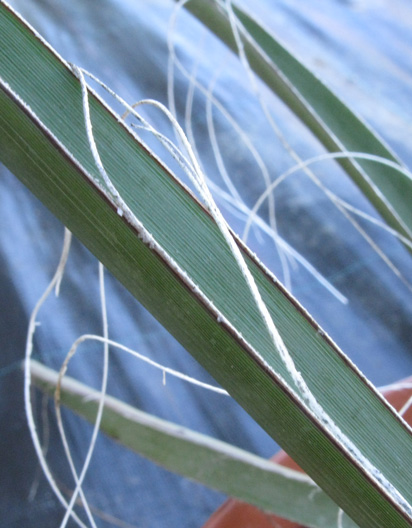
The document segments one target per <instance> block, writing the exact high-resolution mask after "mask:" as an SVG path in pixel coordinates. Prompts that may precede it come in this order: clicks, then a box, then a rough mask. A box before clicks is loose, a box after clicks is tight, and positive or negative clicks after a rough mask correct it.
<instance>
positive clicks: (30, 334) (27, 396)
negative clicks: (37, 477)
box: [24, 229, 93, 528]
mask: <svg viewBox="0 0 412 528" xmlns="http://www.w3.org/2000/svg"><path fill="white" fill-rule="evenodd" d="M70 242H71V233H70V231H68V230H67V229H66V230H65V232H64V242H63V249H62V253H61V257H60V261H59V264H58V266H57V269H56V272H55V274H54V276H53V278H52V280H51V281H50V283H49V285H48V286H47V288H46V289H45V291H44V293H43V295H42V296H41V297H40V299H39V300H38V301H37V304H36V306H35V307H34V309H33V312H32V314H31V316H30V320H29V326H28V331H27V339H26V351H25V360H24V405H25V411H26V418H27V424H28V427H29V431H30V435H31V438H32V442H33V445H34V449H35V451H36V454H37V458H38V460H39V463H40V466H41V468H42V470H43V473H44V475H45V476H46V478H47V480H48V482H49V484H50V487H51V488H52V490H53V492H54V494H55V495H56V497H57V499H58V500H59V502H60V503H61V505H62V506H63V507H64V508H65V509H67V508H68V502H67V501H66V499H65V498H64V496H63V495H62V493H61V491H60V489H59V487H58V485H57V483H56V481H55V479H54V477H53V475H52V473H51V471H50V468H49V465H48V463H47V460H46V458H45V456H44V453H43V449H42V446H41V443H40V439H39V435H38V432H37V427H36V423H35V421H34V415H33V406H32V402H31V372H30V360H31V356H32V353H33V338H34V333H35V331H36V326H37V322H36V319H37V315H38V313H39V311H40V308H41V307H42V305H43V304H44V302H45V301H46V299H47V297H48V296H49V295H50V293H51V292H52V291H53V289H54V288H56V293H58V287H59V285H60V282H61V278H62V276H63V273H64V268H65V266H66V262H67V258H68V255H69V250H70ZM80 493H81V496H82V500H85V499H84V495H83V493H82V490H80ZM85 505H86V513H87V516H88V518H89V521H90V523H91V524H92V526H93V518H92V516H91V514H90V511H89V510H88V508H87V502H86V501H85ZM72 517H73V519H74V521H75V522H76V523H77V525H78V526H80V527H81V528H87V526H86V525H85V524H84V523H83V521H81V519H80V518H79V517H78V516H77V515H76V514H75V513H74V512H72Z"/></svg>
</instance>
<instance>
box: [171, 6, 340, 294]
mask: <svg viewBox="0 0 412 528" xmlns="http://www.w3.org/2000/svg"><path fill="white" fill-rule="evenodd" d="M186 2H187V0H184V1H180V2H178V3H177V5H176V8H175V12H174V15H172V17H171V21H170V25H169V31H168V45H169V67H168V104H169V108H170V110H171V112H172V113H173V115H174V116H175V117H176V104H175V97H174V66H176V67H177V68H178V69H179V71H180V72H181V73H182V74H183V75H184V76H185V77H186V78H187V79H188V81H189V90H188V95H187V103H186V116H185V117H186V119H185V122H186V128H187V134H188V138H189V141H190V143H191V145H192V148H193V150H194V152H195V153H196V142H195V138H194V135H193V131H192V127H191V122H190V119H188V113H189V111H191V99H192V98H193V90H194V88H195V87H196V88H197V89H198V90H199V91H200V92H201V93H202V94H203V95H204V96H205V99H206V105H207V107H206V119H207V125H208V131H209V136H210V140H211V145H212V149H213V152H214V155H215V159H216V163H217V166H218V168H219V170H220V173H221V176H222V179H223V181H224V182H225V184H226V186H227V187H228V190H229V191H230V193H229V194H228V193H226V192H225V191H223V190H222V189H221V188H220V187H219V186H218V185H216V184H215V183H214V182H212V181H211V180H210V179H209V178H207V176H205V177H206V181H207V183H208V185H209V187H210V189H212V190H213V192H214V194H215V195H216V196H217V197H218V198H222V199H223V201H224V203H225V206H226V207H228V206H229V207H231V209H232V212H233V211H236V210H237V211H239V212H240V213H241V214H242V218H244V219H245V220H247V218H248V216H249V214H250V209H249V208H248V207H247V206H246V204H245V203H244V201H243V200H242V198H241V197H240V195H239V193H238V191H237V190H236V187H235V186H234V184H233V182H232V180H231V179H230V176H229V174H228V173H227V171H226V168H225V165H224V162H223V157H222V155H221V152H220V147H219V144H218V142H217V141H216V139H215V133H214V123H213V116H212V106H213V108H215V109H217V110H218V111H219V112H220V114H221V115H222V116H223V117H224V118H225V120H226V121H227V122H228V123H229V124H230V126H231V127H232V128H233V130H234V131H235V132H236V133H237V134H238V136H239V139H240V141H241V142H242V143H244V145H245V147H246V149H247V150H248V151H249V152H250V154H251V156H252V158H253V159H254V161H255V162H256V165H257V168H258V171H259V174H261V176H262V178H263V180H264V182H265V185H266V187H267V186H268V185H269V184H270V182H271V179H270V175H269V171H268V168H267V166H266V164H265V162H264V161H263V159H262V157H261V156H260V154H259V152H258V150H257V149H256V148H255V146H254V145H253V143H252V141H251V140H250V138H249V136H248V135H247V134H246V133H245V132H244V131H243V130H242V128H241V127H240V125H239V124H238V123H237V122H236V121H235V119H234V118H233V117H232V116H231V115H230V113H229V112H228V111H227V109H226V108H225V107H224V106H223V105H222V104H221V103H220V102H219V101H218V100H217V99H216V98H215V97H214V96H213V85H214V82H215V81H216V79H217V75H218V74H219V70H217V71H216V76H215V78H214V79H212V81H211V82H210V84H209V86H208V88H205V87H204V86H203V85H202V84H201V83H200V82H199V81H198V80H197V79H196V78H195V76H194V73H193V72H192V73H189V72H188V70H187V69H186V68H185V67H184V66H183V64H182V63H181V62H180V60H179V59H178V58H177V56H176V52H175V48H174V44H173V39H172V36H173V33H174V31H175V25H176V18H177V13H178V11H179V10H180V8H181V7H182V6H183V5H184V4H185V3H186ZM196 69H197V64H195V67H194V71H196ZM262 104H264V103H262ZM265 114H266V112H265ZM271 126H272V128H273V127H276V125H275V124H274V122H273V119H271ZM276 134H277V135H278V137H279V139H280V140H281V142H282V144H283V145H284V146H285V148H286V149H287V150H288V152H289V153H291V154H294V159H300V158H298V157H297V154H295V153H294V151H293V149H292V148H291V147H290V146H289V144H288V143H287V141H286V139H285V138H284V136H283V135H282V134H281V132H280V130H279V129H278V128H276ZM197 157H198V158H199V156H197ZM268 199H269V226H268V225H267V224H266V223H265V222H264V221H263V220H262V218H260V217H256V216H255V217H254V219H253V223H254V225H256V226H257V227H258V228H259V229H261V230H262V231H263V232H265V233H266V234H268V235H269V236H270V237H271V238H272V240H273V242H274V244H275V247H276V249H277V251H278V253H279V256H280V259H281V264H282V269H283V273H284V280H285V285H286V287H288V289H289V290H290V291H291V290H292V285H291V280H290V272H289V266H288V262H287V260H285V259H284V258H283V256H286V258H287V259H291V260H292V264H294V263H295V260H296V261H298V262H299V263H300V264H301V265H302V266H303V267H304V268H305V269H306V270H307V271H308V272H309V273H310V274H311V275H312V276H313V277H314V278H315V279H316V280H317V281H318V282H319V283H320V284H322V286H324V287H325V288H326V289H327V290H328V291H329V292H330V293H331V294H332V295H333V296H335V297H336V298H337V299H338V300H339V301H340V302H342V303H344V304H346V303H347V302H348V300H347V298H346V297H345V296H343V295H342V294H341V293H340V292H339V291H338V290H337V289H336V288H335V287H334V286H333V285H332V284H331V283H330V282H329V281H327V279H325V277H323V275H321V274H320V273H319V272H318V271H317V270H316V269H315V268H314V267H313V266H312V265H311V264H310V263H309V262H308V261H307V260H306V259H305V258H304V257H303V256H302V255H300V254H299V253H298V252H297V251H296V250H295V249H294V248H292V247H291V246H290V245H289V244H288V243H287V242H286V241H285V240H283V239H282V238H281V237H280V236H279V234H278V233H277V230H276V218H275V214H274V202H272V201H271V195H269V198H268Z"/></svg>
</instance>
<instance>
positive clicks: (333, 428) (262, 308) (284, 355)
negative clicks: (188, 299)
mask: <svg viewBox="0 0 412 528" xmlns="http://www.w3.org/2000/svg"><path fill="white" fill-rule="evenodd" d="M73 70H74V72H75V73H76V75H77V76H78V78H79V80H80V82H81V85H82V93H83V106H84V115H85V126H86V130H87V136H88V141H89V143H90V144H91V145H90V148H91V151H92V153H93V155H94V156H95V157H96V166H97V168H98V169H99V172H100V174H101V176H102V178H103V180H104V181H106V180H109V185H108V188H109V189H110V188H112V189H113V190H114V192H113V194H112V196H113V199H114V201H115V203H116V205H117V207H120V208H121V210H122V211H123V212H126V214H127V216H128V220H129V221H130V222H131V223H132V224H133V225H136V226H138V229H139V230H141V231H143V236H142V239H143V241H144V242H145V243H147V244H148V245H149V246H150V247H152V248H153V249H155V250H156V251H162V254H163V256H164V257H165V258H167V259H168V260H169V263H170V264H172V265H173V266H175V267H177V268H179V266H178V264H177V263H176V262H174V261H172V259H170V256H169V255H167V254H166V253H165V252H164V250H163V249H162V248H161V246H160V245H159V244H158V243H157V242H156V241H155V239H154V238H153V236H152V235H151V234H149V233H147V231H146V230H145V228H144V226H143V225H142V224H141V222H140V221H139V220H137V219H136V217H135V216H134V215H133V213H132V212H131V211H130V209H129V208H128V206H127V205H126V203H125V202H124V201H123V199H122V198H121V197H120V196H119V193H118V192H117V190H116V189H115V188H114V186H113V184H112V182H111V181H110V179H109V177H108V175H107V173H106V171H105V169H104V167H103V165H102V164H101V160H100V156H99V154H98V152H97V148H96V145H95V141H94V137H93V132H92V126H91V122H90V113H89V111H88V109H87V108H88V97H87V90H88V88H87V85H86V82H85V80H84V77H83V74H82V71H81V70H80V69H79V68H77V67H75V66H74V67H73ZM117 98H118V96H117ZM118 99H120V98H118ZM143 103H145V104H151V105H153V106H155V107H157V108H158V109H160V110H161V111H162V112H164V114H165V116H166V117H167V118H168V119H169V120H170V122H171V123H172V124H173V126H174V127H175V130H176V132H177V134H178V135H179V138H180V141H181V142H182V144H183V145H184V148H185V150H186V152H187V155H188V158H189V160H190V163H191V168H190V169H187V168H186V172H187V175H188V176H189V178H190V179H191V181H192V183H193V184H194V186H195V188H196V189H197V191H198V192H199V194H200V195H201V197H202V199H203V201H204V202H205V204H206V207H207V209H208V210H209V212H210V214H211V215H212V217H213V218H214V220H215V222H216V224H217V226H218V228H219V230H220V231H221V233H222V235H223V237H224V239H225V240H226V243H227V244H228V247H229V248H230V250H231V252H232V254H233V257H234V258H235V260H236V262H237V264H238V267H239V269H240V271H241V273H242V275H243V277H244V279H245V282H246V284H247V286H248V288H249V290H250V292H251V294H252V297H253V299H254V302H255V304H256V306H257V308H258V310H259V312H260V314H261V316H262V319H263V322H264V324H265V326H266V328H267V331H268V333H269V335H270V337H271V339H272V341H273V344H274V346H275V349H276V350H277V351H278V353H279V356H280V358H281V360H282V362H283V363H284V366H285V368H286V369H287V371H288V373H289V375H290V376H291V379H292V380H293V383H294V385H295V387H296V389H297V390H298V392H297V393H295V394H296V396H297V397H299V398H302V399H303V401H305V402H306V405H307V409H308V410H310V412H311V413H312V414H313V417H314V419H316V420H318V421H319V422H320V423H322V424H323V426H324V427H325V428H326V429H327V430H328V431H329V433H330V434H331V435H332V436H333V437H334V438H335V439H336V440H337V441H338V442H339V443H340V444H341V446H342V448H343V449H345V450H346V451H347V453H348V454H350V456H352V457H353V458H355V459H356V460H357V461H358V462H359V463H360V464H361V465H362V466H364V467H365V469H366V470H367V471H368V473H369V474H370V476H371V477H372V478H373V479H374V481H375V484H376V485H377V486H378V487H380V488H381V489H382V490H383V491H385V492H386V493H387V494H389V495H390V496H391V497H392V498H393V500H394V501H396V503H398V504H400V505H401V506H402V507H403V508H404V510H405V511H407V512H408V514H409V515H412V508H411V506H410V504H409V503H408V502H407V501H406V499H405V498H404V497H403V496H402V495H401V494H400V493H399V491H398V490H397V489H396V488H395V487H394V486H393V485H392V484H391V483H390V482H389V481H388V480H387V479H386V477H385V476H384V475H383V474H382V473H381V472H380V471H379V470H378V469H377V468H376V467H375V466H374V465H373V464H372V463H371V462H370V460H369V459H367V458H366V457H365V456H364V455H363V453H362V452H361V451H360V450H359V449H358V448H357V447H356V446H355V445H354V444H353V442H352V441H351V440H350V439H349V438H348V437H347V436H346V435H345V434H344V433H343V431H341V429H340V428H339V427H338V426H337V424H336V423H335V422H334V421H333V419H332V418H331V417H330V416H329V415H328V414H327V413H326V412H325V411H324V409H323V408H322V406H321V405H320V404H319V402H318V401H317V400H316V398H315V397H314V396H313V394H312V392H311V391H310V389H309V388H308V386H307V384H306V381H305V380H304V379H303V377H302V375H301V373H300V372H299V371H298V370H297V369H296V367H295V364H294V361H293V359H292V357H291V355H290V354H289V351H288V350H287V348H286V346H285V345H284V342H283V340H282V338H281V336H280V334H279V332H278V330H277V328H276V326H275V324H274V323H273V320H272V318H271V316H270V313H269V311H268V309H267V307H266V305H265V303H264V302H263V300H262V297H261V295H260V292H259V290H258V288H257V286H256V283H255V281H254V279H253V276H252V275H251V273H250V271H249V268H248V267H247V265H246V263H245V261H244V259H243V256H242V254H241V252H240V249H239V247H238V246H237V244H236V241H235V239H234V237H233V235H232V234H231V232H230V229H229V227H228V226H227V224H226V222H225V220H224V218H223V216H222V214H221V212H220V210H219V209H218V207H217V206H216V203H215V202H214V200H213V197H212V195H211V193H210V191H209V189H208V187H207V184H206V182H205V178H204V176H203V173H202V171H201V169H200V166H199V164H198V162H197V159H196V157H195V156H194V154H193V151H192V149H191V146H190V144H189V142H188V141H187V139H186V136H185V134H184V132H183V130H182V129H181V127H180V125H179V124H178V123H177V121H176V120H175V118H174V116H173V115H172V114H171V112H170V111H169V110H168V109H167V108H166V107H164V106H163V105H162V104H161V103H158V102H156V101H153V100H145V101H142V102H140V104H143ZM86 107H87V108H86ZM125 107H126V108H127V110H128V111H129V112H131V113H133V114H134V115H136V112H135V110H134V109H133V108H132V107H130V105H127V104H125ZM137 118H138V119H139V120H140V121H143V120H142V118H141V116H139V115H138V114H137ZM145 125H146V123H145ZM150 128H151V127H150ZM156 136H157V137H159V139H161V137H160V136H159V134H158V133H156ZM92 145H93V146H92ZM165 146H166V147H168V145H167V144H165ZM183 168H184V167H183ZM179 271H180V274H182V270H179ZM182 278H183V279H186V280H187V275H186V274H184V273H183V275H182ZM193 289H194V291H196V293H197V294H198V295H202V293H201V291H200V290H199V288H198V287H197V286H196V285H194V287H193ZM213 308H215V307H213ZM215 309H216V308H215ZM217 316H218V317H219V318H221V320H222V322H224V324H227V325H228V326H231V325H230V323H229V321H227V320H226V318H224V316H223V315H222V314H220V313H218V314H217ZM234 330H235V329H234ZM235 332H236V330H235ZM236 333H237V332H236ZM239 338H241V336H240V335H239ZM242 339H243V338H242ZM254 353H255V354H256V357H258V358H259V360H260V361H261V363H262V364H263V365H265V367H266V368H267V369H268V370H269V371H271V372H272V373H273V374H274V375H275V376H277V377H278V378H279V377H280V376H279V373H277V372H275V371H274V370H273V368H272V367H271V366H270V365H269V364H268V363H267V362H266V361H265V360H264V358H263V357H262V356H261V355H260V354H259V353H258V352H257V351H254Z"/></svg>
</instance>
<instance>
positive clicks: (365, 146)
mask: <svg viewBox="0 0 412 528" xmlns="http://www.w3.org/2000/svg"><path fill="white" fill-rule="evenodd" d="M185 6H186V7H187V9H188V10H190V11H191V12H192V13H193V14H194V15H195V16H197V17H198V18H199V20H201V21H202V22H203V23H204V24H205V25H207V26H208V27H209V29H211V31H213V32H214V33H216V35H217V36H218V37H219V38H220V39H221V40H222V41H223V42H225V43H226V44H227V45H228V46H229V47H230V48H231V49H232V50H233V51H235V52H237V45H236V42H235V39H234V37H233V33H232V30H231V26H230V22H229V17H228V15H227V12H226V9H224V8H223V7H222V2H220V1H219V0H210V1H207V2H204V1H203V0H190V2H188V3H187V4H185ZM233 11H234V13H235V15H236V16H237V18H238V20H239V21H240V22H241V24H242V25H243V27H244V28H245V30H246V32H247V34H248V35H249V38H244V39H243V42H244V50H245V53H246V56H247V58H248V60H249V64H250V67H251V68H252V69H253V70H254V71H255V73H256V74H257V75H258V76H259V77H260V78H261V79H262V80H263V81H264V82H265V83H266V84H267V86H269V88H271V89H272V90H273V91H274V92H275V93H276V94H277V95H278V96H279V97H280V98H281V99H282V100H283V101H284V102H285V103H286V104H287V105H288V106H289V107H290V108H291V110H292V111H293V112H294V113H295V114H296V115H297V116H298V117H299V118H300V119H301V120H302V121H303V122H304V123H305V124H306V125H307V126H308V127H309V129H310V130H311V131H312V132H313V133H314V134H315V136H316V137H317V138H318V139H319V140H320V141H321V142H322V143H323V144H324V146H325V147H326V148H327V149H328V150H329V151H330V152H340V151H344V152H345V151H348V152H357V153H365V154H371V155H374V156H379V157H382V158H386V159H387V160H389V161H393V162H396V163H399V164H400V162H399V160H398V159H397V158H396V156H395V155H394V153H393V152H392V151H391V150H390V148H389V147H388V146H387V145H385V143H384V142H383V140H382V139H381V138H379V137H378V136H377V134H376V133H375V132H374V131H373V130H372V129H371V128H370V127H369V126H368V125H367V124H366V123H365V122H364V121H363V120H362V119H361V118H360V117H359V116H357V115H356V114H355V113H354V112H352V111H351V110H350V109H349V108H348V107H347V106H346V105H345V104H344V103H343V102H342V101H341V100H340V99H339V98H338V97H337V96H336V95H335V94H334V93H333V92H332V91H331V90H330V89H329V88H328V87H327V86H326V85H325V84H323V83H322V82H321V81H320V80H319V79H318V78H317V77H316V76H315V75H314V74H313V73H312V72H311V71H310V70H308V69H307V68H306V67H305V66H304V65H303V64H302V63H301V62H300V61H299V60H298V59H297V58H296V57H295V56H294V55H293V54H292V53H290V52H289V51H288V50H287V48H286V47H285V46H284V45H283V44H282V43H281V42H280V41H279V40H278V39H277V38H276V37H275V36H274V35H273V34H272V33H270V32H269V31H268V30H266V29H265V28H264V26H263V24H261V23H259V22H257V21H256V20H255V19H254V18H253V17H251V16H250V15H249V14H248V13H246V12H245V11H244V10H242V9H241V8H239V7H238V6H236V3H233ZM338 161H339V163H340V164H341V165H342V167H343V168H344V169H345V170H346V172H347V174H348V175H349V176H350V177H351V178H352V179H353V181H354V182H355V183H356V184H357V185H358V186H359V188H360V189H361V190H362V192H363V193H364V195H365V196H366V197H367V198H368V199H369V201H370V202H371V203H372V204H373V205H374V206H375V208H376V209H377V211H379V213H380V214H381V215H382V217H383V218H384V219H385V220H386V222H387V223H388V224H389V225H390V226H391V227H392V228H394V229H395V230H397V231H398V232H399V233H400V234H402V235H404V236H406V237H408V238H409V239H410V238H411V233H412V207H411V203H412V180H411V179H410V178H409V177H408V176H406V175H405V174H402V173H400V172H398V171H397V170H396V169H394V168H392V167H390V166H387V165H382V164H379V163H376V162H374V161H370V160H365V159H355V158H353V159H350V158H349V159H346V158H345V159H339V160H338ZM406 247H408V246H406ZM408 249H409V250H410V248H409V247H408Z"/></svg>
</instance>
